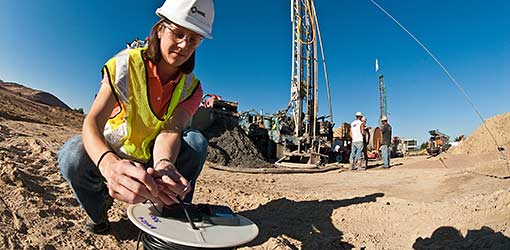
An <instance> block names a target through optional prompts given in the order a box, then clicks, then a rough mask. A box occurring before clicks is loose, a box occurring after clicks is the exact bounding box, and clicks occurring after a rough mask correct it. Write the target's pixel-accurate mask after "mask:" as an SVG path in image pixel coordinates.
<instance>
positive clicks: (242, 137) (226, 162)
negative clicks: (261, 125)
mask: <svg viewBox="0 0 510 250" xmlns="http://www.w3.org/2000/svg"><path fill="white" fill-rule="evenodd" d="M204 134H205V136H206V138H207V140H208V141H209V149H208V156H207V161H209V162H211V163H213V164H218V165H221V166H228V167H239V168H269V167H273V165H272V164H270V163H268V162H266V161H265V160H264V157H263V156H262V154H260V152H259V151H258V149H257V146H255V144H254V143H253V142H252V141H251V140H250V138H248V136H247V135H246V133H244V131H243V129H242V128H241V127H239V125H238V122H237V121H236V120H230V119H218V120H215V122H214V123H213V124H212V125H211V127H209V128H207V130H205V131H204Z"/></svg>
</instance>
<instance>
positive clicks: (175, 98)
mask: <svg viewBox="0 0 510 250" xmlns="http://www.w3.org/2000/svg"><path fill="white" fill-rule="evenodd" d="M144 50H145V48H139V49H132V50H127V51H125V52H121V53H119V54H118V55H116V56H115V57H114V58H112V59H110V60H108V62H107V63H106V64H105V66H104V68H103V74H106V75H108V77H109V80H110V84H111V87H112V90H113V91H114V94H115V97H116V98H117V101H118V102H119V105H120V108H121V111H120V112H119V114H117V115H115V116H114V117H111V118H110V119H108V121H107V123H106V124H105V128H104V136H105V139H106V141H107V142H108V144H109V145H110V147H112V149H113V150H115V152H116V153H117V154H119V155H120V156H121V157H122V158H125V159H132V160H137V161H140V162H147V161H148V160H149V159H150V157H151V155H152V153H151V148H152V146H153V143H154V139H156V136H157V135H158V134H159V132H160V131H161V129H162V128H163V126H164V125H165V123H166V122H167V121H168V119H169V118H170V117H171V116H172V114H173V111H174V110H175V108H176V107H177V105H178V104H179V103H180V102H183V101H185V100H186V99H188V98H189V97H190V96H191V95H192V94H193V92H194V90H195V89H196V87H197V86H198V79H196V78H195V76H194V75H193V74H183V75H182V77H181V79H180V80H179V82H178V83H177V85H176V86H175V88H174V91H173V93H172V97H171V99H170V104H169V105H168V109H167V111H166V113H165V114H164V115H163V117H162V118H161V119H160V118H158V116H157V115H156V114H154V112H153V111H152V109H151V107H150V101H149V96H148V93H149V92H148V91H149V90H148V79H147V68H146V66H145V62H144V60H143V53H144ZM105 71H106V72H105Z"/></svg>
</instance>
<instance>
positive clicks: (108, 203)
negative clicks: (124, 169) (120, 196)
mask: <svg viewBox="0 0 510 250" xmlns="http://www.w3.org/2000/svg"><path fill="white" fill-rule="evenodd" d="M103 205H104V216H103V220H101V222H99V223H94V222H93V221H92V220H91V219H90V218H88V219H87V223H86V224H85V226H86V228H87V230H88V231H89V232H91V233H94V234H106V232H108V229H110V222H109V221H108V210H110V208H111V207H112V205H113V198H112V197H110V195H108V194H107V195H106V197H105V200H104V203H103Z"/></svg>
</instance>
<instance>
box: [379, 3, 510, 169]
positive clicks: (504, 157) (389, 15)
mask: <svg viewBox="0 0 510 250" xmlns="http://www.w3.org/2000/svg"><path fill="white" fill-rule="evenodd" d="M370 2H372V3H373V4H374V5H375V6H376V7H377V8H379V9H380V10H381V11H382V12H383V13H384V14H386V16H388V17H389V18H390V19H391V20H393V21H394V22H395V23H396V24H397V25H398V26H399V27H400V28H401V29H402V30H404V31H405V32H406V33H407V34H408V35H409V36H410V37H411V38H412V39H413V40H414V41H415V42H416V43H418V45H420V46H421V47H422V48H423V50H425V52H427V54H429V56H430V57H432V59H433V60H434V61H435V62H436V63H437V64H438V65H439V67H441V69H442V70H443V71H444V72H445V73H446V75H447V76H448V78H450V80H451V81H452V82H453V83H454V84H455V86H456V87H457V88H458V89H459V90H460V92H461V93H462V94H463V95H464V97H465V98H466V100H467V101H468V103H469V104H471V108H472V109H473V110H474V111H475V113H476V115H477V116H478V118H480V120H481V121H482V124H483V126H484V128H485V129H486V130H487V132H488V133H489V135H490V136H491V137H492V140H493V141H494V144H496V147H497V150H498V152H499V153H500V154H501V156H502V158H503V160H505V161H506V167H507V170H508V171H510V165H509V163H508V159H507V158H506V156H505V154H504V153H503V148H502V147H501V146H500V145H499V144H498V141H497V140H496V137H495V136H494V134H493V133H492V131H491V130H490V129H489V127H487V124H486V123H485V120H484V119H483V117H482V115H481V114H480V112H479V111H478V109H477V108H476V107H475V104H474V103H473V101H472V100H471V97H470V96H469V95H468V94H467V93H466V91H465V90H464V88H463V87H462V86H461V85H460V84H459V83H458V82H457V80H456V79H455V78H454V77H453V75H452V74H450V72H449V71H448V70H447V69H446V67H445V66H443V64H442V63H441V62H440V61H439V60H438V59H437V58H436V57H435V56H434V54H432V52H431V51H430V50H429V49H428V48H427V47H426V46H425V45H424V44H423V43H422V42H421V41H420V40H418V38H416V37H415V36H414V35H413V34H412V33H411V32H410V31H409V30H407V29H406V27H404V25H402V24H401V23H400V22H399V21H397V19H395V18H394V17H393V16H392V15H391V14H390V13H388V12H387V11H386V10H385V9H384V8H383V7H381V6H380V5H379V4H377V3H376V2H375V1H374V0H370Z"/></svg>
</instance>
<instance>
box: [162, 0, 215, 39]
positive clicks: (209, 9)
mask: <svg viewBox="0 0 510 250" xmlns="http://www.w3.org/2000/svg"><path fill="white" fill-rule="evenodd" d="M156 15H158V16H160V17H163V18H166V19H168V20H170V21H172V22H174V23H175V24H178V25H180V26H182V27H184V28H187V29H189V30H192V31H194V32H196V33H198V34H200V35H202V36H204V37H207V38H209V39H212V24H213V21H214V3H213V0H166V1H165V3H163V6H161V7H160V8H158V9H157V10H156Z"/></svg>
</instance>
